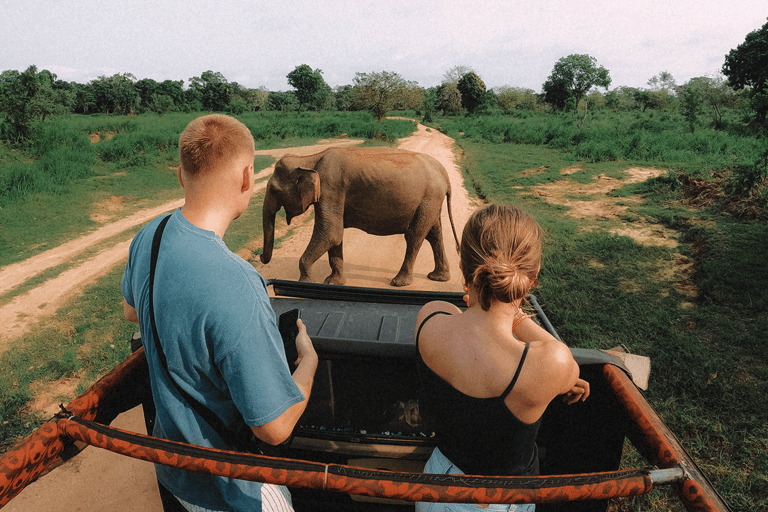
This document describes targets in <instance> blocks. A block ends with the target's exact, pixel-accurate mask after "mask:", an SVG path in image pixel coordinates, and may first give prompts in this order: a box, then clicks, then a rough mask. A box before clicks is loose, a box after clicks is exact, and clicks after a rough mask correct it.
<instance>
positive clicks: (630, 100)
mask: <svg viewBox="0 0 768 512" xmlns="http://www.w3.org/2000/svg"><path fill="white" fill-rule="evenodd" d="M639 91H640V89H637V88H635V87H627V86H625V85H622V86H620V87H617V88H615V89H613V90H612V91H609V92H608V93H607V94H606V95H605V101H606V106H607V107H608V108H610V109H611V110H617V111H618V110H621V111H627V110H634V109H636V108H642V105H640V104H638V101H639V100H641V99H642V95H641V94H639Z"/></svg>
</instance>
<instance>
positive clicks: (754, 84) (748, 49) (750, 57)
mask: <svg viewBox="0 0 768 512" xmlns="http://www.w3.org/2000/svg"><path fill="white" fill-rule="evenodd" d="M723 74H724V75H725V76H727V77H728V84H729V85H730V86H731V87H733V88H734V89H736V90H737V91H738V90H740V89H749V90H750V97H751V98H753V99H755V100H757V101H753V106H752V108H753V109H754V110H755V113H756V119H757V121H758V122H760V123H764V122H765V119H766V113H768V102H765V101H762V100H761V97H762V95H763V94H765V93H766V92H768V85H766V84H768V23H766V24H765V25H763V26H762V28H760V29H759V30H754V31H752V32H750V33H749V34H747V37H746V38H745V39H744V42H743V43H741V44H740V45H739V46H737V47H736V48H735V49H733V50H731V51H730V52H728V55H726V56H725V63H724V64H723Z"/></svg>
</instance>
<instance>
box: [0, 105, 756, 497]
mask: <svg viewBox="0 0 768 512" xmlns="http://www.w3.org/2000/svg"><path fill="white" fill-rule="evenodd" d="M102 118H103V119H102ZM189 119H190V118H189V117H185V116H183V115H179V116H164V117H163V118H157V117H154V116H148V117H146V118H145V117H144V116H139V118H135V119H134V118H122V117H114V118H108V117H107V116H95V117H83V118H82V119H78V120H77V121H76V122H75V121H73V122H72V123H73V126H74V127H73V128H72V129H71V130H69V129H67V130H61V132H62V136H61V137H59V138H58V139H56V140H59V143H58V144H59V145H58V146H57V145H56V144H49V146H50V147H48V149H45V150H43V149H41V148H37V149H36V148H35V146H32V147H30V148H29V149H28V150H26V151H11V149H10V148H8V147H2V148H0V166H2V171H3V173H4V174H2V179H5V180H6V181H5V182H3V183H5V184H6V185H7V184H8V183H10V181H8V179H7V177H8V176H21V175H24V173H23V172H22V171H21V169H22V168H24V167H25V166H36V165H41V164H39V162H40V161H41V160H43V156H41V155H44V154H48V153H49V152H50V151H56V150H58V148H60V147H69V146H73V147H75V148H78V149H77V151H82V152H83V155H79V156H77V157H74V158H73V162H74V164H73V165H74V168H78V169H81V170H82V168H87V172H85V171H82V173H81V171H78V172H75V171H72V172H71V173H70V174H71V176H70V177H71V179H70V180H68V181H62V183H59V184H58V185H57V184H55V183H54V185H55V186H53V188H51V189H45V188H40V189H37V190H32V191H30V192H29V193H27V194H26V195H23V196H20V197H16V198H14V197H12V195H11V194H8V193H6V195H5V196H4V197H3V198H2V201H5V202H4V203H2V204H0V207H1V208H2V209H0V226H2V232H1V233H0V266H2V265H7V264H8V263H11V262H14V261H19V260H22V259H25V258H28V257H29V256H31V255H34V254H37V253H39V252H41V251H43V250H45V249H48V248H51V247H54V246H56V245H58V244H60V243H62V242H63V241H66V240H69V239H71V238H74V237H76V236H78V235H79V234H80V233H82V232H84V231H87V230H89V229H92V227H93V221H92V220H91V219H90V213H91V210H90V208H91V205H94V204H97V203H99V202H100V201H104V200H105V199H106V198H108V197H112V196H115V195H120V196H124V197H125V198H126V199H125V201H126V205H128V204H130V205H132V206H127V207H126V209H125V210H123V212H122V213H121V215H123V214H128V213H131V211H132V210H137V209H140V208H148V207H150V206H152V205H155V204H161V203H163V202H164V201H167V200H169V199H173V198H177V197H180V194H181V191H180V189H179V187H178V184H177V182H176V174H175V170H174V169H173V168H172V167H174V166H175V165H177V162H176V159H177V157H178V155H177V150H175V149H174V148H175V146H174V145H173V143H175V141H174V138H175V137H176V138H177V137H178V132H180V130H181V129H182V128H183V126H184V125H185V124H186V122H187V121H188V120H189ZM244 121H245V122H246V124H248V123H249V120H248V118H247V117H246V118H245V119H244ZM261 121H264V120H263V119H262V120H261ZM266 121H268V122H269V123H272V126H273V129H272V130H265V131H264V132H263V133H262V135H263V138H260V139H259V144H260V145H270V144H274V145H278V146H279V145H282V146H290V145H297V144H303V143H306V142H305V141H308V140H316V139H317V138H324V137H328V136H331V135H337V134H339V133H348V134H349V136H350V137H352V136H362V135H360V134H362V133H368V134H370V135H371V137H374V138H381V137H382V136H381V135H380V134H378V132H376V131H375V130H373V131H365V130H367V128H366V129H364V128H359V127H358V128H356V127H355V123H357V122H358V121H355V120H354V119H352V118H351V117H350V118H346V117H344V116H342V117H339V118H338V119H336V121H333V122H332V121H331V120H329V119H325V120H323V119H320V118H319V117H318V116H316V117H314V118H313V117H312V116H302V117H300V118H297V119H295V120H293V121H292V120H291V119H290V118H288V119H283V120H276V119H267V120H266ZM363 121H364V120H363ZM363 121H360V123H361V126H362V125H364V124H365V123H364V122H363ZM608 121H609V119H606V120H603V121H601V122H604V123H608ZM646 121H648V120H647V119H646ZM651 121H652V119H651ZM250 122H251V124H250V125H249V126H252V129H253V130H257V129H261V128H259V127H258V126H257V124H256V123H257V121H256V120H255V119H254V120H252V121H250ZM474 122H475V121H473V120H471V119H469V120H462V119H457V120H448V121H445V122H444V123H445V125H444V126H442V129H444V130H446V131H447V132H448V133H449V134H451V135H452V136H454V137H455V138H456V139H457V146H458V148H459V150H460V151H459V152H460V153H461V165H462V169H463V172H464V175H465V182H466V184H467V188H468V189H470V192H471V193H474V194H477V195H478V196H479V197H482V198H484V199H485V200H487V201H491V202H499V203H513V204H516V205H518V206H521V207H523V208H525V209H526V210H528V211H529V212H530V213H531V214H532V215H533V216H534V217H535V218H536V219H537V220H538V221H539V223H540V224H541V225H542V227H543V228H544V230H545V234H546V240H545V249H544V261H543V263H542V273H541V278H540V289H539V290H538V291H537V292H536V294H537V297H538V298H539V300H540V302H541V303H542V305H543V307H544V309H545V310H546V311H547V314H548V316H549V317H550V319H551V320H552V321H553V323H554V325H555V327H556V328H557V330H558V332H559V333H560V335H561V336H562V338H563V339H564V340H565V341H566V342H567V343H569V344H570V345H572V346H578V347H591V348H602V349H605V348H611V347H614V346H616V345H619V344H624V345H625V346H626V347H628V348H629V349H630V351H631V352H633V353H636V354H640V355H644V356H648V357H650V358H651V360H652V371H651V381H650V386H649V390H648V391H647V393H646V396H647V397H648V399H649V401H650V402H651V403H652V405H653V406H654V407H655V408H656V410H657V411H658V412H659V414H660V415H661V416H662V418H663V419H664V421H665V422H666V424H667V425H668V426H669V427H670V428H671V429H672V431H674V432H675V433H676V435H677V436H678V438H679V439H680V440H681V442H682V443H683V445H685V446H686V447H687V448H688V449H689V450H690V451H691V453H692V454H693V456H694V457H695V458H696V460H697V461H699V463H700V465H701V467H702V469H703V470H704V471H705V472H706V473H707V474H708V475H709V476H710V477H711V479H712V480H713V481H714V483H715V485H716V487H717V488H718V490H720V492H722V493H723V494H724V495H725V496H726V498H727V499H728V500H729V501H730V502H731V504H732V506H733V507H734V509H735V510H738V511H745V512H746V511H754V510H764V509H766V508H768V498H766V496H768V427H766V425H768V412H766V407H765V405H764V403H763V397H764V396H765V395H766V394H768V364H767V363H768V345H767V344H766V335H765V332H768V315H766V313H765V312H766V311H768V261H767V259H766V257H765V255H766V254H768V224H767V223H766V222H765V221H750V220H739V219H738V218H735V217H732V216H726V215H723V214H722V211H721V210H720V209H719V208H718V203H717V202H715V203H708V204H710V206H706V207H693V206H691V205H692V204H699V203H698V202H696V201H690V199H691V198H690V197H689V196H688V195H686V194H690V193H692V192H691V190H689V189H687V188H686V187H682V186H680V184H681V179H682V178H684V176H690V175H704V174H706V169H708V168H710V167H712V166H714V167H717V166H719V165H721V164H723V162H726V160H727V158H728V155H729V154H731V157H732V158H737V157H738V158H741V159H744V160H745V161H749V159H750V158H752V157H753V156H754V154H755V152H758V151H759V150H760V147H758V145H755V146H754V147H753V145H752V144H753V143H752V142H751V141H750V140H749V139H747V138H744V140H743V141H742V142H741V145H739V144H738V143H737V142H738V140H737V139H734V141H737V142H733V141H731V142H728V144H727V145H726V146H725V147H723V146H722V144H720V146H719V147H718V148H715V149H716V151H715V152H714V153H713V152H711V151H713V149H712V148H710V150H708V151H710V152H706V153H705V152H703V150H702V152H699V153H695V152H694V153H691V154H689V153H686V152H685V151H683V150H679V152H678V153H671V152H670V153H663V155H662V157H653V158H649V157H647V155H646V156H643V154H642V153H641V152H635V153H628V154H622V156H621V159H620V161H618V160H616V158H615V157H611V158H602V157H599V158H594V154H592V156H590V153H588V152H584V153H582V152H580V151H577V150H575V146H574V145H573V144H572V142H573V140H574V139H573V134H571V136H570V139H569V140H570V141H571V142H569V144H568V145H565V146H558V145H557V144H554V145H553V144H549V145H546V144H547V141H546V140H543V141H536V140H533V142H537V143H536V144H531V143H526V142H523V141H519V140H518V141H514V142H512V137H510V134H512V133H514V132H515V130H516V129H512V128H510V125H508V126H506V128H505V129H504V130H503V131H501V132H498V133H502V134H505V135H502V136H501V137H500V138H499V136H498V135H493V136H490V137H489V136H484V135H481V133H483V132H484V130H485V128H478V130H479V131H478V132H473V131H472V127H471V126H470V124H471V123H474ZM506 122H507V123H512V124H513V123H515V122H517V121H515V120H514V119H513V118H510V119H507V120H506ZM622 122H623V121H622ZM665 122H669V123H671V122H672V121H669V120H667V121H665ZM78 123H79V124H78ZM334 123H336V124H334ZM345 123H346V124H345ZM451 123H455V124H451ZM467 123H469V124H467ZM292 124H295V125H296V126H302V125H306V126H307V128H306V129H303V130H305V131H304V132H301V133H299V132H291V133H289V127H290V126H292ZM406 124H407V125H408V126H411V127H412V123H409V122H406ZM155 125H156V126H155ZM317 125H322V126H324V127H323V128H321V129H319V130H318V131H317V132H314V131H313V129H311V128H309V127H311V126H317ZM153 126H154V127H153ZM607 126H608V125H607V124H606V125H604V126H603V127H602V128H601V130H602V133H603V134H604V135H603V136H604V137H609V135H606V134H611V133H615V132H616V130H613V132H612V131H611V129H609V128H608V127H607ZM622 126H624V125H623V124H620V125H619V132H621V130H623V128H622ZM555 128H556V127H554V125H553V128H552V130H553V133H554V132H556V130H555ZM528 129H533V128H528V127H525V130H528ZM323 130H325V131H323ZM355 130H358V132H355ZM397 130H400V131H397V133H402V130H407V127H404V126H400V127H397ZM520 130H521V131H525V130H523V129H522V128H520ZM93 133H99V134H100V142H98V143H97V144H91V143H90V141H89V140H87V139H88V136H89V135H90V134H93ZM142 133H144V134H146V136H144V135H142ZM393 133H395V132H393ZM488 133H490V132H488ZM568 133H570V132H568ZM675 133H677V132H675ZM313 134H314V135H313ZM561 135H562V134H561ZM640 135H642V134H640ZM400 136H403V135H397V137H400ZM51 137H53V136H52V135H51ZM312 137H314V139H312ZM642 137H646V135H642ZM642 137H640V138H641V139H642ZM648 137H650V136H649V135H648ZM81 138H85V140H86V142H87V144H86V143H84V142H81ZM383 138H390V136H389V135H386V136H383ZM562 138H563V140H566V139H568V137H567V136H565V135H562ZM609 139H610V137H609ZM552 140H556V138H554V139H550V140H549V142H552ZM589 140H592V144H593V146H595V144H598V145H599V139H589ZM630 140H631V139H630ZM648 140H650V139H648ZM729 140H730V139H729ZM68 141H74V142H71V143H69V142H68ZM298 141H303V142H298ZM172 142H173V143H172ZM529 142H530V141H529ZM587 142H588V140H587ZM614 142H615V141H612V139H610V140H606V141H604V142H603V143H602V144H603V145H604V146H605V147H608V146H610V145H612V144H614ZM638 143H639V142H638ZM731 143H733V144H734V145H733V146H730V144H731ZM110 144H114V145H115V146H114V147H112V146H110ZM644 144H646V145H647V146H648V147H651V148H653V147H654V146H655V145H656V142H653V141H651V142H648V141H646V142H645V143H644ZM40 146H42V144H41V145H40ZM595 147H596V146H595ZM638 147H639V146H638ZM731 147H733V148H736V149H734V150H733V151H732V152H731V151H730V150H729V148H731ZM739 148H740V149H739ZM67 151H69V150H67ZM77 151H76V152H77ZM67 154H70V153H67ZM692 154H693V155H694V156H691V155H692ZM62 155H63V154H62ZM60 156H61V155H60ZM64 157H65V156H62V158H64ZM266 163H267V164H268V163H269V162H266ZM648 167H652V168H655V169H656V170H657V171H658V172H657V173H656V174H658V176H657V177H655V178H651V179H649V180H647V181H641V182H638V183H634V184H624V185H617V188H615V189H611V190H609V191H607V192H606V191H605V190H603V189H597V188H595V187H596V185H597V184H602V183H609V184H610V183H614V182H616V183H619V181H620V180H622V181H623V180H626V179H627V178H628V176H630V174H629V173H628V170H629V169H633V168H648ZM65 168H66V167H65ZM9 169H10V171H9ZM12 172H13V173H17V174H12ZM564 173H566V174H564ZM564 180H569V181H568V187H567V188H566V189H565V190H560V189H558V188H557V187H558V186H559V185H560V184H562V183H563V181H564ZM3 190H10V189H8V188H7V187H6V188H4V189H3ZM260 205H261V200H260V198H255V199H254V201H252V203H251V207H250V208H249V210H248V212H247V214H246V217H245V218H244V219H242V220H240V221H237V222H235V223H233V224H232V226H231V228H230V230H228V232H227V237H226V239H225V242H226V243H227V244H228V245H229V246H230V248H232V249H233V250H237V249H238V248H239V247H241V246H242V245H243V244H245V243H246V242H247V241H248V240H249V239H251V238H253V237H258V236H260V231H259V230H260V225H261V222H260V215H261V212H260ZM581 208H583V209H584V210H583V211H584V212H594V211H595V210H597V211H600V212H602V215H599V214H594V213H580V212H582V210H580V209H581ZM606 208H610V210H606ZM645 231H647V232H649V233H651V234H652V236H651V238H652V239H654V240H658V239H659V238H661V239H663V240H665V241H666V242H665V243H652V242H649V241H647V240H645V241H643V240H638V238H637V237H635V234H637V232H645ZM673 242H674V243H673ZM57 271H58V269H56V270H53V271H51V272H57ZM121 275H122V269H115V270H114V271H113V272H112V273H110V274H109V275H107V276H106V277H104V278H102V279H100V280H99V281H98V282H97V283H95V284H94V285H92V286H91V287H89V288H88V289H87V290H86V292H85V293H84V294H83V295H82V296H81V297H79V298H77V299H73V300H72V301H71V302H70V303H69V304H68V305H67V306H66V307H65V308H63V309H62V310H60V311H59V312H58V313H57V315H56V317H55V318H54V319H52V320H50V321H47V322H45V323H44V324H42V325H40V326H39V328H37V329H36V330H35V331H34V332H32V333H30V334H28V335H26V336H24V337H23V338H21V339H20V340H18V341H17V342H16V343H15V344H14V348H13V350H9V351H6V352H5V353H4V354H3V355H2V356H0V397H1V398H0V423H2V425H3V428H2V435H1V436H0V438H1V439H0V443H8V442H10V441H11V440H12V439H13V438H14V436H16V435H21V434H24V433H26V432H29V431H30V430H32V429H33V428H34V427H35V426H36V425H37V424H38V423H39V422H40V421H41V419H43V418H41V417H38V416H35V415H31V414H30V413H29V404H30V401H31V400H32V399H33V397H34V395H35V394H36V392H37V391H38V390H39V389H40V388H41V387H45V386H46V383H50V382H54V381H61V379H62V378H68V377H69V378H72V380H73V381H75V382H78V385H77V386H76V389H72V390H69V391H67V392H66V393H64V394H63V395H62V396H61V397H60V399H61V401H64V402H66V401H68V400H69V399H71V397H72V396H74V394H76V393H77V392H78V391H81V390H82V389H83V387H84V386H87V385H89V384H90V383H91V382H93V380H94V379H96V378H97V377H98V376H99V375H101V374H103V373H104V372H105V371H106V370H108V369H109V368H111V367H112V366H113V365H114V364H115V363H116V362H117V361H120V360H122V359H123V358H124V357H125V356H126V355H127V354H128V342H127V340H128V338H129V336H130V333H131V332H132V331H133V329H134V327H133V326H132V325H131V324H128V323H126V322H125V321H124V320H123V316H122V315H123V313H122V309H121V307H120V304H121V297H120V291H119V281H120V277H121ZM0 300H8V299H7V297H0ZM627 452H628V453H627V459H628V461H629V462H628V463H631V464H635V465H638V464H640V465H642V464H643V462H642V461H638V460H636V457H637V456H636V455H635V454H633V453H632V450H631V449H629V448H628V449H627ZM670 509H672V510H679V509H680V506H679V505H678V504H677V503H676V499H674V498H672V497H670V496H669V495H668V494H667V492H666V491H658V492H654V493H653V494H652V495H651V496H650V497H642V498H636V499H630V500H620V501H617V502H615V503H614V504H612V510H617V511H629V510H653V511H662V510H670Z"/></svg>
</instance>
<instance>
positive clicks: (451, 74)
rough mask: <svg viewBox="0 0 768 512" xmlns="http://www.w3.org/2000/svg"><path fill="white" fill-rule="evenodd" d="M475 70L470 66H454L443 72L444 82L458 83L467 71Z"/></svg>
mask: <svg viewBox="0 0 768 512" xmlns="http://www.w3.org/2000/svg"><path fill="white" fill-rule="evenodd" d="M473 72H474V70H473V69H472V68H471V67H469V66H453V67H452V68H451V69H449V70H448V71H446V72H445V73H444V74H443V81H442V83H444V84H458V83H459V80H461V77H463V76H464V75H466V74H467V73H473Z"/></svg>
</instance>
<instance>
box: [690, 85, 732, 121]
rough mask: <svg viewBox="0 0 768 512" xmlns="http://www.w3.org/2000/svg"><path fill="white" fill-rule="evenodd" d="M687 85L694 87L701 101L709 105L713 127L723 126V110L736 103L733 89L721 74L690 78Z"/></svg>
mask: <svg viewBox="0 0 768 512" xmlns="http://www.w3.org/2000/svg"><path fill="white" fill-rule="evenodd" d="M687 87H695V88H696V90H697V91H698V94H699V96H700V97H701V100H702V103H703V104H704V105H706V106H707V107H709V111H710V113H711V114H712V124H713V125H714V127H715V128H718V129H721V128H723V110H724V109H725V108H734V107H736V105H737V97H736V91H734V90H733V89H732V88H731V87H729V86H728V84H727V83H726V81H725V78H724V77H722V76H699V77H695V78H691V80H690V81H689V82H688V84H687Z"/></svg>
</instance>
